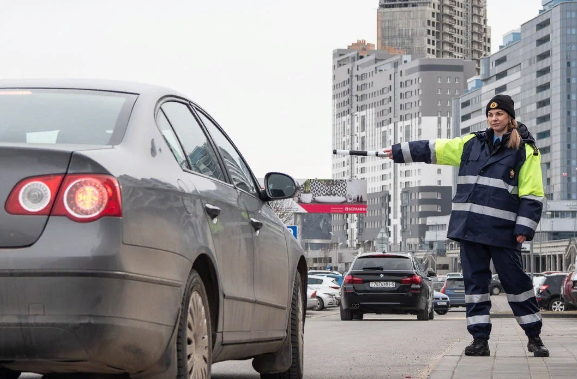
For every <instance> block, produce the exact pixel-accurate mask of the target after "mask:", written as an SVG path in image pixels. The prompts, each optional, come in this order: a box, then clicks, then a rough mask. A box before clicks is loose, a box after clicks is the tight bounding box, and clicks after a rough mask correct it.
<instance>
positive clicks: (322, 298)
mask: <svg viewBox="0 0 577 379" xmlns="http://www.w3.org/2000/svg"><path fill="white" fill-rule="evenodd" d="M316 295H317V300H318V303H317V306H316V307H314V308H313V310H314V311H322V310H323V309H325V308H330V307H338V306H339V302H340V300H337V296H336V295H335V294H334V293H327V292H321V291H320V290H317V294H316Z"/></svg>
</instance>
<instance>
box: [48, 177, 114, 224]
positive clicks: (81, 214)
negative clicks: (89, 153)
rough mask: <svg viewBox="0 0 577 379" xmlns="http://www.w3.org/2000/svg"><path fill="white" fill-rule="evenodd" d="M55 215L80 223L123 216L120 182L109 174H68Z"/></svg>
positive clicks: (55, 208)
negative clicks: (106, 217)
mask: <svg viewBox="0 0 577 379" xmlns="http://www.w3.org/2000/svg"><path fill="white" fill-rule="evenodd" d="M52 214H53V215H55V216H66V217H68V218H69V219H71V220H74V221H78V222H90V221H94V220H97V219H99V218H101V217H104V216H112V217H122V203H121V196H120V186H119V184H118V181H117V180H116V178H114V177H112V176H108V175H82V174H78V175H77V174H75V175H67V176H66V178H65V179H64V183H63V184H62V190H61V191H60V194H59V195H58V200H57V201H56V205H55V206H54V211H53V212H52Z"/></svg>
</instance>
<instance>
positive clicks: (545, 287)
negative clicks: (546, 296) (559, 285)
mask: <svg viewBox="0 0 577 379" xmlns="http://www.w3.org/2000/svg"><path fill="white" fill-rule="evenodd" d="M547 288H549V286H548V285H542V286H539V292H543V291H545V290H546V289H547Z"/></svg>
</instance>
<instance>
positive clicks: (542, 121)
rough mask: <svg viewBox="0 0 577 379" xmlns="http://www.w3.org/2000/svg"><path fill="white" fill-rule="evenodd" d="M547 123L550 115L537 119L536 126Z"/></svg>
mask: <svg viewBox="0 0 577 379" xmlns="http://www.w3.org/2000/svg"><path fill="white" fill-rule="evenodd" d="M547 121H551V115H550V114H546V115H544V116H541V117H537V120H536V124H537V125H539V124H542V123H544V122H547Z"/></svg>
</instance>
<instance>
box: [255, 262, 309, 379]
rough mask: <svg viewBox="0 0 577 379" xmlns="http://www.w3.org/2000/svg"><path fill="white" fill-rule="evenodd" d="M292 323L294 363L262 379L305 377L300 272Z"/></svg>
mask: <svg viewBox="0 0 577 379" xmlns="http://www.w3.org/2000/svg"><path fill="white" fill-rule="evenodd" d="M319 300H320V299H319ZM290 323H291V324H290V333H291V349H292V362H291V365H290V367H289V369H288V370H286V371H285V372H281V373H278V374H260V377H261V379H302V377H303V368H304V344H305V341H304V332H305V319H304V307H303V291H302V288H301V275H300V274H299V273H298V272H297V275H296V279H295V285H294V288H293V297H292V305H291V314H290Z"/></svg>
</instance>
